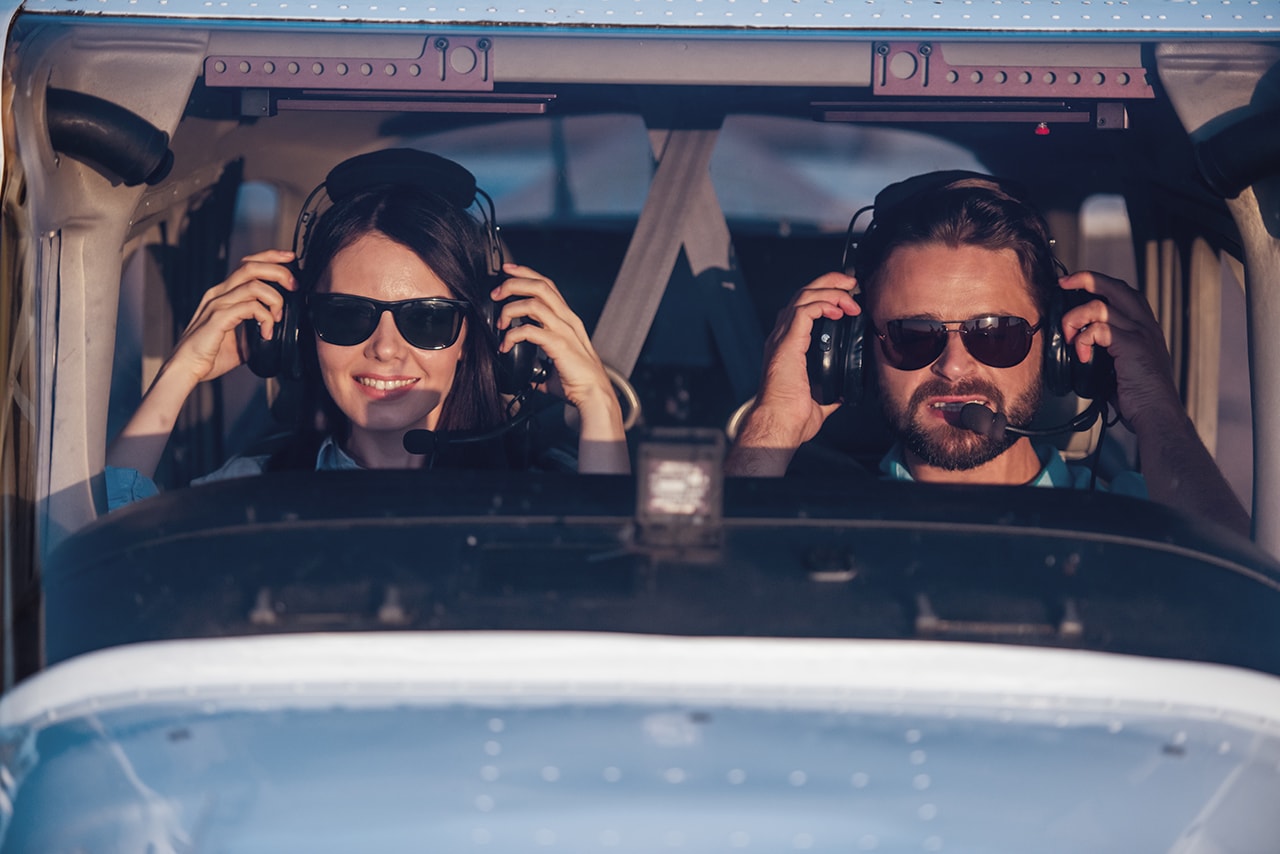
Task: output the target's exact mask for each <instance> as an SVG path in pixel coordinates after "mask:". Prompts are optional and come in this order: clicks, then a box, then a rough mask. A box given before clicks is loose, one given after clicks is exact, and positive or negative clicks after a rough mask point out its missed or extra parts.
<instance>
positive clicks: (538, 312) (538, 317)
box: [490, 264, 630, 473]
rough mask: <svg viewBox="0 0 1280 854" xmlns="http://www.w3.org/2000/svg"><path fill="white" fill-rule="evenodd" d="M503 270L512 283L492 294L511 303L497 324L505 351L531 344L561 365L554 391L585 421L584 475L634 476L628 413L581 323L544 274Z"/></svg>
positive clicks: (581, 448) (513, 267)
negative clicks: (624, 421)
mask: <svg viewBox="0 0 1280 854" xmlns="http://www.w3.org/2000/svg"><path fill="white" fill-rule="evenodd" d="M502 269H503V272H505V273H506V274H507V275H508V276H509V277H510V278H508V279H506V280H505V281H504V282H503V283H502V284H501V285H499V286H498V287H496V288H494V290H493V292H492V293H491V294H490V296H491V297H492V298H493V300H494V301H495V302H499V303H501V302H503V301H506V300H510V302H506V304H505V305H503V306H502V313H501V314H500V315H499V317H498V322H497V325H498V329H500V330H502V331H503V336H502V344H501V345H500V349H501V351H502V352H504V353H506V352H509V351H510V350H511V348H512V347H514V346H515V345H516V344H518V343H520V342H522V341H529V342H532V343H533V344H536V345H537V346H539V347H541V348H542V352H544V353H546V355H547V358H549V359H550V360H551V362H552V363H553V364H554V365H555V371H554V373H553V375H552V377H551V381H550V385H551V386H552V391H553V392H555V393H558V394H560V395H562V396H563V397H564V398H565V399H566V400H568V401H569V403H571V404H572V405H573V406H574V408H576V409H577V410H578V414H579V417H580V419H581V424H580V433H579V437H580V438H579V453H578V470H579V471H582V472H615V473H621V472H626V471H629V470H630V461H629V457H628V455H627V449H626V433H625V431H624V430H623V427H622V407H621V406H620V405H619V404H618V398H617V396H616V395H615V394H614V391H613V384H612V383H610V382H609V376H608V374H607V373H606V372H605V368H604V363H603V362H602V361H601V360H600V356H599V354H597V353H596V350H595V347H593V346H592V344H591V338H590V336H589V335H587V330H586V328H585V327H584V326H583V325H582V320H581V318H579V317H578V315H577V314H575V313H574V312H573V310H572V309H571V308H569V304H568V303H567V302H565V299H564V296H563V295H562V294H561V293H560V290H559V289H558V288H557V287H556V286H555V283H554V282H552V281H551V280H550V279H548V278H546V277H545V276H543V275H542V274H541V273H539V272H537V271H536V270H533V269H532V268H530V267H524V266H522V265H520V264H504V265H503V268H502ZM516 321H523V322H522V323H519V324H518V325H517V324H516ZM530 321H532V322H530ZM557 386H558V388H557Z"/></svg>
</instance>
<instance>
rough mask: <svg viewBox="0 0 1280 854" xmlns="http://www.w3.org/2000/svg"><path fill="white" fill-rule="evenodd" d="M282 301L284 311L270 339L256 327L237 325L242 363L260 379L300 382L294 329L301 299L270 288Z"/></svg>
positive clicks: (297, 325)
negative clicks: (277, 378) (242, 344)
mask: <svg viewBox="0 0 1280 854" xmlns="http://www.w3.org/2000/svg"><path fill="white" fill-rule="evenodd" d="M272 287H274V288H275V289H276V290H277V291H279V292H280V295H281V296H282V297H284V307H283V309H282V311H281V317H280V320H279V322H277V323H276V324H275V327H274V329H273V330H272V333H271V337H270V338H263V337H262V334H261V332H260V331H259V329H258V324H257V323H255V322H253V321H252V320H246V321H245V322H244V323H242V324H240V330H241V335H242V336H243V340H244V349H245V363H246V364H248V366H249V370H251V371H253V372H254V373H255V374H257V375H258V376H260V377H262V378H263V379H270V378H271V377H283V378H285V379H291V380H299V379H302V360H301V358H300V356H299V354H298V327H299V324H300V322H301V315H302V296H301V295H300V294H298V293H295V292H293V291H287V290H285V289H284V288H282V287H280V286H279V285H276V284H274V283H273V284H272Z"/></svg>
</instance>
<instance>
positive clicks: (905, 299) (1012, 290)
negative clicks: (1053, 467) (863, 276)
mask: <svg viewBox="0 0 1280 854" xmlns="http://www.w3.org/2000/svg"><path fill="white" fill-rule="evenodd" d="M869 308H870V311H871V317H872V319H873V320H874V322H875V326H876V331H877V333H880V334H883V333H884V331H885V328H886V324H887V323H889V322H890V321H893V320H904V319H923V320H933V321H962V320H969V319H971V318H977V317H983V316H987V315H996V316H1012V317H1021V318H1024V319H1026V320H1027V321H1028V322H1029V323H1031V324H1032V325H1035V324H1037V323H1039V322H1040V321H1041V317H1040V311H1039V309H1038V308H1037V307H1036V303H1035V300H1034V299H1033V298H1032V295H1031V286H1030V284H1029V283H1028V282H1027V280H1026V278H1025V277H1024V276H1023V274H1022V268H1021V266H1020V265H1019V264H1018V257H1017V255H1016V254H1015V253H1014V252H1013V250H1012V249H1001V250H997V251H993V250H990V249H983V248H980V247H977V246H960V247H955V248H953V247H950V246H946V245H943V244H937V243H929V244H919V245H914V246H904V247H901V248H898V249H895V250H894V251H893V252H892V253H891V254H890V256H889V258H888V259H887V260H886V262H885V264H884V267H883V268H882V270H881V275H880V278H879V281H878V282H877V284H876V286H875V288H874V289H873V292H872V304H871V305H870V306H869ZM949 328H951V329H955V328H956V327H955V326H954V325H951V326H950V327H949ZM1043 334H1044V332H1043V331H1041V332H1037V333H1036V336H1035V338H1034V339H1033V341H1032V346H1031V349H1030V352H1028V354H1027V357H1026V358H1025V359H1023V360H1022V362H1021V363H1019V364H1017V365H1014V366H1012V367H1008V368H993V367H991V366H989V365H986V364H984V363H983V362H981V361H979V360H978V359H976V358H974V357H973V355H972V354H970V353H969V351H968V350H967V349H965V346H964V343H963V342H962V341H961V335H960V334H959V333H958V332H951V333H949V334H948V335H947V336H946V339H947V340H946V348H945V349H944V350H943V351H942V354H941V355H939V356H938V358H937V359H936V360H935V361H934V362H932V363H931V364H928V365H925V366H924V367H922V368H919V369H916V370H898V369H896V368H891V367H889V366H887V365H886V364H885V358H884V351H883V349H882V344H883V342H881V341H879V340H877V342H876V354H875V355H876V365H877V368H876V371H877V376H878V378H879V381H880V397H881V402H882V405H883V407H884V412H885V416H886V417H887V419H888V421H889V425H890V427H891V428H892V430H893V431H894V433H895V434H896V435H897V437H898V438H899V439H900V440H901V441H902V442H903V444H904V445H905V446H906V448H907V450H908V451H909V452H910V453H912V454H914V455H915V456H916V457H918V458H919V459H920V460H921V461H923V462H924V463H926V464H928V465H930V466H934V467H936V468H941V469H945V470H948V471H963V470H967V469H972V468H976V467H978V466H980V465H982V464H984V463H986V462H989V461H990V460H993V459H995V458H996V457H997V456H999V455H1000V454H1002V453H1003V452H1004V451H1005V450H1006V449H1007V448H1009V447H1010V446H1011V445H1012V444H1013V443H1014V442H1015V441H1016V438H1015V437H1012V436H1006V438H1005V439H1004V440H1003V441H1001V442H996V441H994V440H992V439H990V438H988V437H986V436H983V435H980V434H978V433H974V432H973V431H971V430H968V429H966V428H964V427H962V426H960V409H961V407H963V406H964V404H966V403H973V402H977V403H981V404H984V405H985V406H987V407H989V408H990V409H992V410H994V411H996V412H1002V413H1004V414H1005V416H1006V417H1007V418H1008V419H1009V423H1010V424H1013V425H1025V424H1026V423H1027V422H1028V421H1029V420H1030V419H1031V417H1032V415H1034V414H1035V411H1036V409H1037V408H1038V407H1039V404H1040V397H1041V390H1042V388H1041V386H1042V381H1041V374H1040V367H1041V360H1042V358H1043V343H1042V341H1043V339H1042V338H1041V336H1042V335H1043Z"/></svg>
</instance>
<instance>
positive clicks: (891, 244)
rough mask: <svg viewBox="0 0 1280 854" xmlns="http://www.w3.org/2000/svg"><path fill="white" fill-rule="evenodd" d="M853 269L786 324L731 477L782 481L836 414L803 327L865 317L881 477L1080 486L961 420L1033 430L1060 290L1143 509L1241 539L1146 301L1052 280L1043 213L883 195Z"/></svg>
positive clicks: (815, 285) (1031, 450)
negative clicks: (1099, 361)
mask: <svg viewBox="0 0 1280 854" xmlns="http://www.w3.org/2000/svg"><path fill="white" fill-rule="evenodd" d="M854 260H855V266H856V272H857V275H858V278H857V279H855V278H853V277H851V276H848V275H845V274H843V273H828V274H826V275H824V276H822V277H820V278H818V279H817V280H815V281H814V282H812V283H810V284H809V285H807V286H805V287H804V288H802V289H801V290H800V291H799V292H798V293H797V294H796V296H795V297H794V298H793V299H792V300H791V302H790V303H789V304H788V305H787V307H786V308H784V309H783V311H782V312H781V313H780V314H779V317H778V322H777V325H776V326H775V328H774V330H773V333H772V334H771V335H770V337H769V340H768V342H767V344H766V350H765V371H764V378H763V381H762V383H761V387H760V392H759V394H758V395H757V397H756V401H755V403H754V405H753V406H752V408H751V410H750V411H749V412H748V414H747V416H746V418H745V419H744V421H743V425H742V428H741V429H740V430H739V432H738V436H737V439H736V441H735V443H734V446H733V448H732V450H731V451H730V454H729V459H728V462H727V471H728V473H729V474H732V475H766V476H767V475H773V476H778V475H782V474H785V472H786V469H787V466H788V465H789V463H790V461H791V458H792V456H793V455H794V454H795V451H796V449H797V448H798V447H799V446H800V445H801V444H803V443H804V442H807V441H809V440H810V439H812V438H813V437H814V436H815V435H816V434H817V432H818V429H819V428H820V427H821V426H822V424H823V422H824V421H825V420H826V418H827V417H828V416H829V415H831V413H832V412H834V411H835V410H836V409H837V408H838V407H839V405H840V404H839V403H838V402H837V403H831V404H826V405H824V404H820V403H818V402H815V401H814V399H813V398H812V397H811V396H810V387H809V379H808V373H807V370H806V351H807V350H808V348H809V344H810V333H811V331H812V329H813V326H814V323H815V322H816V321H818V320H819V318H823V317H825V318H830V319H832V320H836V319H839V318H841V317H843V316H845V315H856V314H860V313H862V312H864V311H865V312H866V314H867V325H866V330H867V331H866V337H867V343H866V345H865V346H866V349H867V350H868V351H869V352H868V357H869V359H870V361H871V362H872V363H873V364H874V366H875V367H874V370H875V378H876V380H877V385H878V392H879V397H880V403H881V406H882V408H883V410H884V413H885V416H886V420H887V422H888V424H889V428H890V430H891V432H892V433H893V435H894V436H895V438H896V439H897V444H896V445H895V446H894V448H893V449H892V450H891V451H890V452H889V454H888V456H887V457H886V459H885V461H884V462H883V463H882V464H881V469H882V470H883V471H884V472H885V474H886V475H887V476H888V477H890V478H894V479H900V480H916V481H921V482H932V483H969V484H1006V485H1016V484H1035V485H1042V486H1082V485H1084V486H1087V485H1088V478H1087V477H1086V478H1083V479H1081V478H1080V477H1076V476H1073V473H1072V472H1070V471H1068V469H1067V467H1066V465H1065V464H1064V463H1063V461H1062V459H1061V457H1060V456H1059V455H1058V453H1057V450H1056V449H1054V448H1052V447H1048V446H1042V447H1040V446H1036V445H1033V444H1032V442H1031V440H1030V439H1029V438H1027V437H1026V436H1019V435H1014V434H1013V433H1005V432H1004V431H1001V430H986V431H983V432H979V430H980V429H981V426H980V425H979V426H975V424H974V421H973V420H972V418H966V417H962V415H961V412H962V411H963V409H964V406H965V405H966V404H972V403H977V404H980V405H982V406H983V407H985V408H986V409H987V410H989V411H990V413H992V414H993V415H994V417H995V418H999V417H1000V416H1003V417H1004V418H1005V419H1007V423H1008V424H1009V425H1012V426H1015V427H1016V426H1023V427H1025V426H1026V424H1027V423H1028V422H1029V421H1030V419H1031V417H1032V416H1033V415H1034V414H1035V412H1036V410H1037V408H1038V407H1039V404H1040V401H1041V397H1042V395H1043V386H1044V382H1043V375H1042V370H1043V361H1044V347H1043V336H1045V335H1048V334H1050V330H1049V329H1048V328H1047V326H1046V315H1047V312H1048V308H1049V306H1050V303H1051V302H1052V301H1053V299H1054V297H1055V294H1054V291H1055V290H1056V289H1058V288H1062V289H1065V290H1068V291H1083V292H1086V293H1088V294H1090V295H1092V296H1093V297H1096V299H1089V300H1088V301H1086V302H1084V303H1083V304H1081V305H1078V306H1076V307H1075V308H1071V309H1070V310H1067V311H1066V312H1065V313H1064V314H1063V315H1062V334H1063V335H1064V338H1065V342H1066V346H1067V347H1069V348H1071V349H1073V350H1074V352H1075V354H1076V355H1077V357H1078V358H1079V359H1080V360H1081V361H1082V362H1089V361H1091V359H1092V357H1093V351H1094V347H1095V346H1096V347H1099V348H1103V349H1105V350H1106V351H1107V352H1108V353H1109V354H1110V355H1111V356H1112V357H1113V359H1114V361H1115V373H1116V395H1115V399H1114V401H1113V402H1114V404H1115V405H1116V407H1117V410H1118V412H1119V413H1120V416H1121V418H1122V419H1123V420H1124V422H1125V423H1126V424H1127V425H1128V426H1129V427H1130V428H1131V429H1132V430H1133V431H1134V432H1135V434H1136V435H1137V439H1138V453H1139V456H1140V458H1141V460H1142V466H1143V471H1144V476H1145V480H1146V491H1147V492H1148V493H1149V495H1150V497H1151V498H1153V499H1155V500H1158V501H1161V502H1164V503H1166V504H1169V505H1172V506H1174V507H1178V508H1180V509H1182V510H1184V511H1187V512H1189V513H1192V514H1194V515H1198V516H1201V517H1204V518H1208V519H1213V520H1215V521H1217V522H1219V523H1221V524H1224V525H1226V526H1228V527H1230V528H1232V529H1234V530H1236V531H1237V532H1240V533H1243V534H1245V535H1246V536H1247V535H1248V534H1249V531H1250V520H1249V516H1248V513H1247V512H1246V511H1245V509H1244V507H1243V506H1242V505H1241V503H1240V501H1239V500H1238V499H1237V498H1236V496H1235V494H1234V492H1233V491H1232V490H1231V487H1230V486H1229V485H1228V484H1227V482H1226V480H1225V479H1224V478H1223V476H1222V474H1221V472H1220V471H1219V470H1218V467H1217V465H1216V463H1215V462H1214V460H1213V457H1212V456H1211V455H1210V454H1209V452H1208V450H1207V449H1206V448H1205V447H1204V445H1203V443H1202V442H1201V441H1200V438H1199V436H1198V434H1197V433H1196V431H1195V427H1194V425H1193V424H1192V422H1191V420H1190V418H1189V417H1188V416H1187V414H1186V411H1185V409H1184V408H1183V406H1182V402H1181V399H1180V398H1179V396H1178V391H1177V388H1176V386H1175V384H1174V380H1173V371H1172V365H1171V360H1170V358H1169V353H1168V350H1167V348H1166V346H1165V342H1164V336H1163V335H1162V334H1161V331H1160V328H1159V325H1158V323H1157V322H1156V319H1155V316H1154V315H1153V314H1152V312H1151V309H1150V307H1149V306H1148V305H1147V303H1146V301H1145V300H1144V299H1143V298H1142V296H1141V295H1140V294H1138V293H1137V292H1135V291H1134V290H1133V289H1131V288H1130V287H1129V286H1128V285H1126V284H1125V283H1124V282H1121V281H1119V280H1117V279H1113V278H1110V277H1108V276H1104V275H1101V274H1099V273H1092V272H1081V273H1075V274H1073V275H1069V276H1066V277H1064V278H1059V275H1058V271H1057V268H1056V266H1055V265H1056V262H1055V261H1054V259H1053V255H1052V248H1051V242H1050V240H1049V237H1048V230H1047V227H1046V225H1045V223H1044V220H1043V218H1042V217H1041V216H1040V215H1039V213H1038V212H1036V211H1035V210H1034V209H1033V208H1031V207H1030V206H1029V205H1028V204H1027V203H1025V202H1024V201H1022V198H1021V194H1020V192H1019V191H1018V190H1017V189H1016V188H1015V187H1014V186H1013V185H1012V184H1010V183H1009V182H1007V181H1003V180H1000V179H996V178H991V177H989V176H981V175H977V174H976V173H964V172H949V173H933V174H931V175H926V176H919V177H917V178H914V179H910V180H909V181H906V182H902V183H901V184H898V185H894V186H892V187H889V188H887V189H886V190H885V191H884V192H882V193H881V194H880V196H878V197H877V209H876V211H875V215H874V221H873V223H872V225H871V226H870V227H869V228H868V230H867V233H866V235H864V237H863V239H862V240H861V242H860V243H859V245H858V246H857V249H856V257H855V259H854ZM855 290H857V291H858V292H859V295H858V296H859V299H858V300H855V298H854V292H855ZM1059 297H1060V295H1059ZM860 303H861V304H860ZM966 321H967V322H966ZM944 330H945V331H944ZM992 335H994V336H996V337H999V338H1001V339H1003V340H1002V341H1001V343H1000V346H999V347H998V348H992V347H990V346H984V344H983V343H982V342H980V341H978V340H977V339H980V338H982V337H983V336H987V337H990V336H992ZM971 348H972V350H973V351H974V352H971ZM1024 348H1025V352H1024ZM975 352H976V355H975ZM970 415H972V413H970ZM990 420H991V419H988V422H989V421H990ZM966 425H968V426H966ZM1077 474H1078V473H1077ZM1131 477H1133V478H1135V479H1136V476H1133V475H1131ZM1137 480H1138V483H1139V484H1140V483H1141V479H1137ZM1126 491H1130V490H1126Z"/></svg>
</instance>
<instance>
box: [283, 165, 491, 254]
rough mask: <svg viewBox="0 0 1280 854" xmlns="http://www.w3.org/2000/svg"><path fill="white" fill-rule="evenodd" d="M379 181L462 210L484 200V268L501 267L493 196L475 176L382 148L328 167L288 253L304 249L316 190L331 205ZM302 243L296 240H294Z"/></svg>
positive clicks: (305, 208) (313, 218)
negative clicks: (437, 197) (432, 196)
mask: <svg viewBox="0 0 1280 854" xmlns="http://www.w3.org/2000/svg"><path fill="white" fill-rule="evenodd" d="M384 185H401V186H410V187H414V188H416V189H418V190H422V191H423V192H426V193H431V194H433V195H436V196H439V197H440V198H441V199H443V200H444V201H445V202H446V203H448V204H450V205H452V206H454V207H456V208H458V209H459V210H466V209H467V208H470V207H471V206H472V205H473V204H475V203H476V199H477V198H483V199H484V200H485V202H486V203H487V206H488V211H487V215H486V211H485V210H484V209H483V208H482V209H481V216H480V218H481V220H482V223H483V225H484V229H485V234H486V237H487V239H488V244H489V247H488V250H489V258H488V262H489V268H490V270H489V271H490V272H491V273H495V272H497V271H499V270H501V268H502V260H503V259H502V249H501V246H500V244H499V243H498V237H497V228H498V227H497V223H496V220H495V218H494V210H493V200H492V199H491V198H489V194H488V193H486V192H485V191H484V190H481V189H480V188H479V187H478V186H477V185H476V178H475V176H474V175H472V174H471V173H470V172H469V171H468V170H467V169H466V168H465V167H463V166H462V165H461V164H459V163H456V162H454V161H453V160H449V159H448V158H445V157H441V156H440V155H438V154H432V153H431V152H429V151H420V150H418V149H416V148H386V149H383V150H381V151H371V152H369V153H367V154H357V155H356V156H355V157H349V158H347V159H346V160H344V161H342V162H341V163H339V164H338V165H337V166H335V167H333V168H332V169H330V170H329V174H328V175H326V176H325V179H324V182H323V183H322V184H320V185H319V186H318V187H316V188H315V189H314V190H312V191H311V194H310V195H309V196H307V200H306V202H305V203H304V204H303V206H302V213H301V214H299V216H298V222H297V226H296V227H295V228H294V232H293V251H294V253H295V254H296V255H297V256H298V257H299V258H301V257H302V256H303V255H305V253H306V246H307V243H308V240H309V237H310V233H311V227H312V226H313V225H314V224H315V221H316V217H317V210H316V209H314V208H313V207H312V202H313V201H314V200H315V199H316V197H317V196H319V194H320V193H321V192H324V194H325V195H326V196H328V197H329V201H330V202H333V203H337V202H341V201H343V200H344V199H347V198H350V197H351V196H353V195H355V194H356V193H359V192H361V191H363V190H368V189H370V188H373V187H378V186H384ZM299 241H301V242H299Z"/></svg>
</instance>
